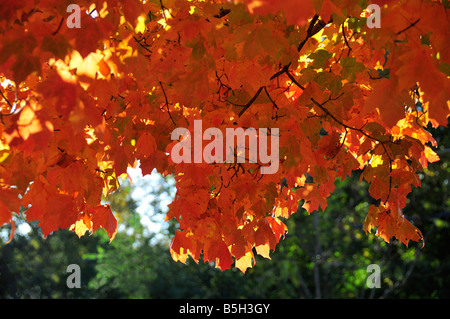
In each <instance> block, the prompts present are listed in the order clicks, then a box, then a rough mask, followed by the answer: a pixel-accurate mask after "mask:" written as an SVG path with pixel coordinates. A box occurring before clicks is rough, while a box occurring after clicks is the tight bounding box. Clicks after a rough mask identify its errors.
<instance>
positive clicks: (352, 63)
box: [340, 57, 365, 82]
mask: <svg viewBox="0 0 450 319" xmlns="http://www.w3.org/2000/svg"><path fill="white" fill-rule="evenodd" d="M340 64H341V66H342V71H341V74H342V77H343V78H344V79H347V80H348V81H349V82H355V80H356V73H359V72H362V71H364V69H365V67H364V64H362V63H361V62H357V61H356V58H354V57H344V58H342V59H341V61H340Z"/></svg>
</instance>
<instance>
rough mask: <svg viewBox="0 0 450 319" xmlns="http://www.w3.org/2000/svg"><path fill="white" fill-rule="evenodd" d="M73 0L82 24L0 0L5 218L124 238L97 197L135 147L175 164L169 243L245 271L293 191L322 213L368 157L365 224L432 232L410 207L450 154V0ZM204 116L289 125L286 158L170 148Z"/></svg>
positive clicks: (141, 154)
mask: <svg viewBox="0 0 450 319" xmlns="http://www.w3.org/2000/svg"><path fill="white" fill-rule="evenodd" d="M76 3H77V4H78V5H79V6H80V7H81V20H80V23H81V27H80V28H69V27H68V24H67V23H66V21H67V19H68V18H69V15H70V14H71V12H67V11H66V9H67V6H68V4H70V1H57V0H8V1H2V3H1V4H0V81H1V86H0V92H1V96H0V110H1V114H0V137H1V139H0V225H3V224H5V223H14V215H15V214H19V213H21V212H23V214H24V215H25V216H26V219H27V220H28V221H35V220H38V221H39V226H40V227H41V228H42V231H43V233H44V235H45V236H47V235H49V234H50V233H51V232H53V231H56V230H58V229H60V228H61V229H64V228H70V229H72V230H74V231H75V232H76V233H77V234H78V235H79V236H81V235H83V234H84V233H85V232H86V231H90V232H95V231H96V230H98V229H99V228H104V229H105V230H106V231H107V233H108V234H109V236H110V238H111V240H112V239H113V238H114V236H115V234H116V232H117V221H116V219H115V217H114V215H113V214H112V212H111V209H110V208H109V205H107V204H105V202H104V201H102V199H107V196H108V195H109V194H111V193H112V192H114V191H116V190H117V189H118V188H119V181H120V179H119V177H120V176H121V175H123V174H126V171H127V168H128V167H130V166H131V167H135V166H136V165H137V163H139V164H140V167H141V169H142V172H143V174H150V173H151V172H152V171H153V170H154V169H156V170H157V171H158V172H160V173H162V174H165V175H167V174H174V176H175V180H176V188H177V192H176V196H175V198H174V200H173V202H172V203H171V204H170V205H169V211H168V213H167V217H166V220H171V219H176V220H177V221H178V222H179V229H178V230H177V231H176V232H175V236H174V238H173V241H172V244H171V250H170V251H171V254H172V257H173V258H174V259H175V260H179V261H182V262H184V261H185V260H186V259H187V257H188V256H191V257H192V258H193V259H194V260H196V261H198V260H199V259H200V258H201V257H203V260H205V261H215V263H216V266H217V267H218V268H220V269H222V270H223V269H228V268H230V267H231V266H232V265H233V263H234V264H235V267H237V268H239V269H240V270H241V271H245V270H246V269H247V268H248V267H252V266H253V264H254V260H255V258H254V255H253V254H255V253H257V254H259V255H261V256H263V257H266V258H270V256H269V253H270V251H272V250H274V249H275V247H276V245H277V244H278V242H279V240H280V238H282V237H283V236H284V235H285V233H286V231H287V228H286V226H285V224H284V223H283V221H282V220H283V219H286V218H289V216H290V215H291V214H293V213H295V212H296V211H297V210H298V209H299V205H300V206H301V207H300V208H303V209H306V210H307V211H308V212H309V213H311V212H313V211H317V210H319V209H321V210H323V211H325V213H326V207H327V198H328V197H329V196H331V195H332V193H333V190H334V187H335V186H334V183H335V180H336V179H338V178H339V179H344V178H346V176H348V175H350V174H351V173H352V171H355V170H361V171H362V173H361V179H363V180H365V181H367V183H369V184H370V188H369V193H370V195H371V196H372V197H373V199H374V202H375V203H376V204H373V205H371V206H370V208H369V210H368V214H367V217H366V219H365V221H364V225H363V229H364V230H365V231H366V232H371V231H372V230H374V231H375V230H376V234H377V235H378V236H380V237H382V238H383V239H384V240H386V241H390V240H391V239H392V238H393V237H395V238H396V239H398V240H399V241H401V242H403V243H404V244H408V242H409V241H410V240H413V241H420V240H422V241H423V236H422V234H421V232H420V230H418V229H417V228H416V227H415V226H414V225H412V224H411V223H410V222H409V221H408V220H407V219H406V218H405V216H403V214H402V209H403V208H404V207H405V206H406V205H407V195H408V194H409V193H410V192H411V191H412V190H413V187H419V186H420V179H419V177H418V172H420V171H421V170H423V169H424V168H426V167H427V165H428V163H430V162H435V161H438V160H439V158H438V156H437V155H436V153H435V152H434V151H433V150H432V147H435V146H437V145H436V141H435V140H434V139H433V136H432V135H431V134H430V133H429V132H428V131H427V127H430V126H433V127H438V126H446V125H447V117H448V116H449V114H450V111H449V92H450V84H449V75H450V47H449V43H450V38H449V30H450V26H449V21H448V15H449V3H448V1H422V0H401V1H373V2H372V3H375V4H378V5H379V6H380V8H381V10H380V13H381V15H380V22H381V27H380V28H370V27H369V26H368V24H367V21H368V18H369V16H370V14H371V12H369V11H367V10H366V8H367V5H368V3H367V2H366V1H356V0H304V1H295V0H290V1H275V0H265V1H256V0H241V1H225V0H207V1H196V0H193V1H187V0H162V1H160V0H149V1H145V2H144V1H142V2H141V1H139V0H79V1H76ZM196 119H200V120H202V123H203V129H206V128H208V127H215V128H219V129H221V130H223V131H225V129H226V128H229V127H242V128H256V129H257V128H260V127H264V128H268V130H269V131H270V128H279V141H280V143H279V159H280V163H279V169H278V171H277V172H276V173H274V174H265V175H264V174H261V173H260V170H259V168H260V167H261V165H264V164H261V162H258V163H250V162H248V161H247V162H245V163H238V162H234V163H212V164H209V163H205V162H202V163H179V164H175V163H174V162H173V161H172V160H171V158H170V152H171V148H172V147H173V146H174V144H175V143H177V142H178V141H172V140H171V132H172V131H173V130H174V129H175V128H177V127H186V128H188V129H189V130H190V131H191V132H193V123H194V120H196ZM206 145H207V142H206V141H203V146H202V147H205V146H206ZM241 155H242V156H245V154H241ZM343 213H344V212H343Z"/></svg>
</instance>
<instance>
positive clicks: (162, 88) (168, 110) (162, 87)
mask: <svg viewBox="0 0 450 319" xmlns="http://www.w3.org/2000/svg"><path fill="white" fill-rule="evenodd" d="M159 85H160V86H161V90H162V91H163V94H164V99H165V101H166V103H165V104H164V106H166V107H167V113H168V114H169V117H170V119H171V120H172V123H173V125H176V123H175V121H174V120H173V117H172V114H170V109H169V100H168V99H167V95H166V91H165V90H164V86H163V85H162V83H161V81H159Z"/></svg>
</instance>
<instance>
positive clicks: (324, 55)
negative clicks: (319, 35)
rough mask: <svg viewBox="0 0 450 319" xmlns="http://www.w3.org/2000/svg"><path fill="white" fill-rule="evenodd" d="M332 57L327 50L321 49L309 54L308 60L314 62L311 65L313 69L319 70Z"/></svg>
mask: <svg viewBox="0 0 450 319" xmlns="http://www.w3.org/2000/svg"><path fill="white" fill-rule="evenodd" d="M332 56H333V54H331V53H329V52H328V51H327V50H323V49H321V50H317V51H316V52H314V53H311V54H310V55H309V56H308V58H309V59H312V60H314V62H313V63H312V65H311V66H312V67H313V68H314V69H321V68H323V67H324V66H325V65H326V63H327V61H328V60H329V59H330V58H331V57H332Z"/></svg>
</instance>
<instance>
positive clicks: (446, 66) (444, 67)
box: [439, 62, 450, 76]
mask: <svg viewBox="0 0 450 319" xmlns="http://www.w3.org/2000/svg"><path fill="white" fill-rule="evenodd" d="M439 71H441V72H442V73H444V74H446V75H447V76H450V63H446V62H441V63H440V64H439Z"/></svg>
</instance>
